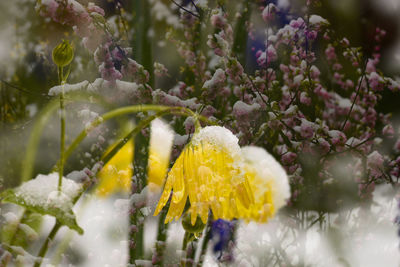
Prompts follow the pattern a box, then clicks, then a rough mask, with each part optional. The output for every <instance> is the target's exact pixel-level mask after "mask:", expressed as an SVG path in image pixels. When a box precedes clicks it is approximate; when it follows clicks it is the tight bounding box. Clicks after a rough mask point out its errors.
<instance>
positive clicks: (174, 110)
mask: <svg viewBox="0 0 400 267" xmlns="http://www.w3.org/2000/svg"><path fill="white" fill-rule="evenodd" d="M143 111H158V112H163V115H164V114H167V113H170V114H180V115H186V116H193V117H194V118H198V119H200V120H202V121H206V122H208V123H211V122H210V121H209V120H208V119H207V118H205V117H202V116H198V115H196V114H195V113H194V112H193V111H191V110H190V109H187V108H183V107H168V106H159V105H135V106H127V107H122V108H117V109H114V110H112V111H109V112H107V113H105V114H104V115H103V116H101V117H99V118H97V119H95V120H94V121H92V123H90V125H89V126H88V127H86V128H85V129H84V130H83V131H81V132H80V133H79V135H78V136H77V137H76V138H75V140H74V141H73V142H72V143H71V145H70V146H69V147H68V148H67V150H66V151H65V154H64V156H65V160H67V159H68V157H69V156H70V155H71V153H72V152H73V151H74V150H75V149H76V148H77V147H78V145H79V144H80V143H81V142H82V141H83V140H84V139H85V137H86V136H87V135H88V133H89V132H90V131H91V130H92V129H93V128H96V127H97V126H99V125H100V124H102V123H104V122H106V121H108V120H110V119H113V118H115V117H118V116H122V115H127V114H131V113H136V112H143ZM64 163H65V162H64ZM58 164H59V162H58V163H57V165H58Z"/></svg>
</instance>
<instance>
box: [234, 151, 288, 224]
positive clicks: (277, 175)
mask: <svg viewBox="0 0 400 267" xmlns="http://www.w3.org/2000/svg"><path fill="white" fill-rule="evenodd" d="M242 157H243V159H244V160H245V162H246V166H245V168H246V176H247V179H248V181H249V183H250V187H251V190H252V191H253V193H254V200H255V201H254V203H253V204H251V205H250V207H249V208H248V209H247V208H245V207H240V209H241V214H242V215H243V217H242V218H243V219H245V220H247V221H249V220H254V221H257V222H266V221H267V220H268V219H269V218H271V217H273V216H274V214H275V212H276V211H277V210H278V209H280V208H281V207H283V206H284V205H285V202H286V199H288V198H289V197H290V188H289V182H288V177H287V175H286V172H285V170H284V169H283V168H282V166H281V165H280V164H279V163H278V162H277V161H276V160H275V159H274V158H273V157H272V156H271V155H270V154H269V153H268V152H267V151H265V150H264V149H263V148H260V147H254V146H247V147H243V148H242Z"/></svg>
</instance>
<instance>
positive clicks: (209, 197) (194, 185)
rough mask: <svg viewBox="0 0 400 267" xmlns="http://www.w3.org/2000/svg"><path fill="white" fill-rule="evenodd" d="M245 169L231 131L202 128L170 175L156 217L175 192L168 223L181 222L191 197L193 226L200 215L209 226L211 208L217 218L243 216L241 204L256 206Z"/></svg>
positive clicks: (167, 217)
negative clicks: (175, 220)
mask: <svg viewBox="0 0 400 267" xmlns="http://www.w3.org/2000/svg"><path fill="white" fill-rule="evenodd" d="M243 166H244V162H243V160H242V158H241V154H240V147H239V145H238V139H237V138H236V137H235V136H234V135H233V134H232V133H231V132H230V131H229V130H228V129H226V128H224V127H219V126H208V127H205V128H202V129H201V130H200V131H199V132H197V133H195V134H194V136H193V138H192V140H191V142H190V143H189V144H188V145H187V146H186V147H185V148H184V150H183V152H182V153H181V155H180V156H179V157H178V159H177V160H176V162H175V164H174V165H173V167H172V169H171V171H170V172H169V174H168V177H167V181H166V184H165V188H164V191H163V193H162V195H161V198H160V200H159V203H158V205H157V208H156V211H155V213H154V215H157V214H158V213H159V212H160V211H161V209H162V208H163V207H164V206H165V205H166V204H167V202H168V200H169V198H170V193H171V190H173V192H172V198H171V203H170V207H169V210H168V213H167V216H166V219H165V222H166V223H168V222H170V221H172V220H173V219H174V218H175V219H179V217H180V216H181V214H182V212H183V210H184V208H185V205H186V201H187V199H188V198H189V200H190V209H189V213H190V214H191V223H192V225H194V223H195V222H196V219H197V216H198V215H199V216H200V218H201V220H202V221H203V223H206V222H207V219H208V214H209V209H211V210H212V212H213V215H214V217H215V218H221V219H228V220H231V219H233V218H240V217H242V216H241V214H240V213H239V209H238V205H241V206H243V207H245V208H248V207H249V205H250V204H251V203H253V196H252V192H251V189H250V186H249V184H248V182H247V180H246V177H245V175H244V169H243Z"/></svg>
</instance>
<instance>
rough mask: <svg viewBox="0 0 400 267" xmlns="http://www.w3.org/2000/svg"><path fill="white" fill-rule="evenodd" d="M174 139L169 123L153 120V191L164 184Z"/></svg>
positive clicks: (150, 163) (150, 175) (150, 174)
mask: <svg viewBox="0 0 400 267" xmlns="http://www.w3.org/2000/svg"><path fill="white" fill-rule="evenodd" d="M173 140H174V133H173V131H172V130H171V128H170V127H169V125H168V124H166V123H165V122H163V121H162V120H160V119H155V120H153V121H152V122H151V132H150V148H149V160H148V185H149V189H150V191H152V192H158V191H160V189H161V187H162V186H163V184H164V181H165V177H166V175H167V170H168V167H169V159H170V155H171V148H172V142H173Z"/></svg>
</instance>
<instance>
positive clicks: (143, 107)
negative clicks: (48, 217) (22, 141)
mask: <svg viewBox="0 0 400 267" xmlns="http://www.w3.org/2000/svg"><path fill="white" fill-rule="evenodd" d="M151 110H152V111H158V116H161V115H164V114H175V113H178V114H181V115H186V116H195V114H194V112H193V111H191V110H189V109H186V108H181V107H165V106H156V105H140V106H128V107H123V108H119V109H115V110H113V111H110V112H108V113H106V114H104V115H103V116H102V118H99V119H97V120H95V121H93V122H92V123H91V125H90V127H88V128H87V129H85V130H84V131H82V132H81V133H80V134H79V135H78V137H77V138H76V139H75V140H74V141H73V142H72V144H71V145H70V147H69V148H68V149H67V150H66V153H65V159H68V157H69V155H70V154H71V153H72V152H73V151H74V149H75V148H76V147H77V146H78V145H79V143H80V142H82V141H83V139H84V138H85V137H86V135H87V133H88V132H89V129H92V128H93V127H96V126H98V125H100V124H101V123H103V122H105V121H107V120H109V119H112V118H114V117H117V116H121V115H126V114H130V113H134V112H141V111H151ZM154 116H157V114H156V115H154ZM197 118H199V119H202V117H201V116H197ZM152 119H154V118H152ZM203 119H204V120H205V121H207V119H206V118H203ZM142 122H143V121H142ZM142 122H141V123H140V124H139V125H138V126H137V127H136V128H137V129H136V131H135V132H139V131H140V130H141V129H143V127H145V126H147V125H148V124H149V123H150V122H151V120H144V122H145V123H142ZM116 152H118V151H115V153H116ZM112 157H113V155H111V154H109V155H108V156H107V158H106V159H107V160H110V159H111V158H112ZM103 163H104V164H106V163H107V162H106V161H104V162H103ZM58 164H59V163H57V164H56V166H58ZM84 192H85V190H82V191H81V192H80V193H79V195H78V196H77V197H76V198H75V199H74V200H73V203H74V204H75V203H76V202H77V201H78V200H79V198H80V197H81V196H82V194H83V193H84ZM59 228H60V226H58V225H57V224H55V225H54V227H53V229H52V230H51V232H50V234H49V237H48V238H47V239H46V242H45V243H44V244H43V246H42V249H41V250H40V253H43V255H42V257H44V256H45V254H46V252H47V247H48V244H49V242H48V240H49V238H51V239H52V238H53V237H54V236H55V234H56V233H57V231H58V229H59ZM40 264H41V262H40V263H39V265H35V267H36V266H37V267H39V266H40Z"/></svg>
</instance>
